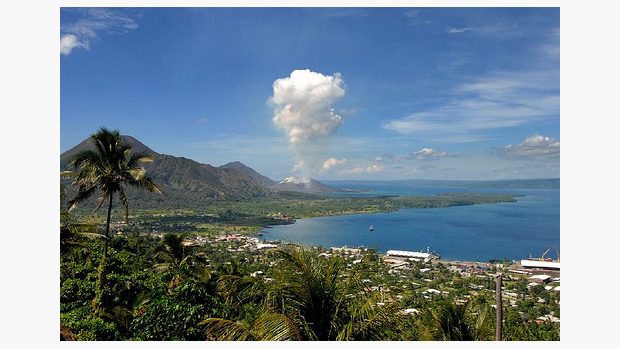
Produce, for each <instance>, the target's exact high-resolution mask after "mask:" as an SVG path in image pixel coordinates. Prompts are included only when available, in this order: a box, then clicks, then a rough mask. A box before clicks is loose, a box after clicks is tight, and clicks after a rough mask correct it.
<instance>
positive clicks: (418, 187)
mask: <svg viewBox="0 0 620 349" xmlns="http://www.w3.org/2000/svg"><path fill="white" fill-rule="evenodd" d="M325 183H326V184H328V185H331V186H334V187H337V188H347V189H357V190H364V191H365V192H363V193H359V194H352V195H358V196H373V195H434V194H440V193H456V192H481V193H508V194H516V195H519V196H518V197H516V199H517V202H514V203H498V204H484V205H472V206H458V207H448V208H428V209H404V210H400V211H397V212H388V213H374V214H355V215H344V216H331V217H318V218H308V219H300V220H297V222H295V224H291V225H282V226H274V227H272V228H267V229H265V230H264V231H263V233H264V238H265V239H269V240H285V241H290V242H295V243H300V244H304V245H310V246H324V247H331V246H349V247H358V246H365V247H373V248H376V249H377V250H378V251H379V252H385V251H387V250H391V249H398V250H409V251H422V250H423V251H426V249H427V248H430V250H431V251H436V252H437V253H439V254H440V255H441V257H442V258H443V259H449V260H469V261H482V262H485V261H488V260H489V259H503V258H509V259H511V260H518V259H521V258H526V257H529V256H530V254H531V255H532V256H534V257H538V256H540V255H541V254H542V253H543V252H544V251H545V250H547V249H551V251H550V252H549V253H548V254H547V257H552V258H555V257H556V251H559V250H560V189H559V188H557V189H512V188H510V189H505V188H501V187H496V188H493V187H487V186H484V187H476V186H469V185H467V183H463V184H459V183H455V182H438V181H393V182H388V181H385V182H384V181H382V182H375V181H363V182H362V181H329V182H328V181H325ZM370 225H373V226H374V228H375V230H374V231H369V230H368V227H369V226H370Z"/></svg>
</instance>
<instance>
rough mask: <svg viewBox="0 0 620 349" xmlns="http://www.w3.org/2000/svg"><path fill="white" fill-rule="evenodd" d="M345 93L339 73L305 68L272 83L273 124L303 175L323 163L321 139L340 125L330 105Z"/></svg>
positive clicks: (310, 173) (318, 168)
mask: <svg viewBox="0 0 620 349" xmlns="http://www.w3.org/2000/svg"><path fill="white" fill-rule="evenodd" d="M344 95H345V89H344V81H343V80H342V77H341V76H340V74H339V73H335V74H334V75H333V76H329V75H323V74H321V73H316V72H312V71H310V70H308V69H306V70H294V71H293V72H292V73H291V74H290V76H289V77H286V78H281V79H277V80H276V81H274V83H273V96H271V98H270V99H269V102H270V103H271V104H272V105H273V106H274V117H273V123H274V124H275V126H276V127H278V128H280V129H282V130H284V132H285V134H286V137H287V139H288V141H289V144H290V145H291V146H292V148H293V150H294V151H295V154H296V156H297V160H298V166H297V168H296V170H297V171H300V172H302V173H301V175H303V176H307V175H312V174H314V173H316V172H317V171H320V170H321V168H322V165H323V159H325V157H324V156H323V153H324V146H323V144H321V143H323V142H324V140H325V139H327V138H328V137H330V136H331V135H333V134H334V133H335V132H336V130H337V129H338V128H339V127H340V125H342V117H341V116H340V115H337V114H336V113H335V111H334V109H333V108H332V104H333V103H334V102H335V101H336V100H338V99H340V98H342V97H343V96H344Z"/></svg>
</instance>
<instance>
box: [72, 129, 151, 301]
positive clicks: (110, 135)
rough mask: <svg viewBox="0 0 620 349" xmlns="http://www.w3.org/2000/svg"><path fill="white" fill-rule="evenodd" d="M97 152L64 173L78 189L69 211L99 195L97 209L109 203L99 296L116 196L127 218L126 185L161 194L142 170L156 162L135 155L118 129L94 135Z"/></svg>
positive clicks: (80, 157) (74, 160) (87, 152)
mask: <svg viewBox="0 0 620 349" xmlns="http://www.w3.org/2000/svg"><path fill="white" fill-rule="evenodd" d="M90 138H91V140H92V142H93V145H94V146H95V150H91V149H86V150H82V151H80V152H78V153H77V154H75V156H73V158H72V159H71V161H70V166H72V167H73V170H72V171H63V172H61V176H62V177H63V178H72V179H73V182H72V184H73V185H75V186H77V188H78V193H77V194H76V195H75V196H74V197H73V198H72V199H70V200H69V202H68V205H69V209H68V211H71V210H72V209H74V208H75V207H76V206H77V205H78V204H80V203H82V202H84V201H85V200H87V199H88V198H90V197H92V196H93V195H95V193H97V192H99V196H98V200H97V209H99V208H100V207H101V206H102V205H103V204H104V203H105V202H106V201H107V202H108V212H107V219H106V227H105V244H104V249H103V258H102V260H101V265H100V270H99V274H100V277H99V287H98V291H99V292H98V293H99V296H100V293H101V292H102V289H103V284H104V280H105V264H106V258H107V255H108V244H109V240H110V238H109V232H110V214H111V213H112V202H113V198H114V194H117V195H118V197H119V199H120V201H121V203H122V204H123V206H124V208H125V217H126V218H127V217H128V216H129V202H128V200H127V195H126V194H125V185H131V186H134V187H137V188H142V189H145V190H147V191H150V192H155V193H159V194H161V190H160V189H159V187H158V186H157V185H156V184H155V183H154V182H153V180H152V179H151V178H149V177H146V171H145V170H144V168H143V167H141V164H142V163H145V162H150V161H152V160H153V159H152V157H151V156H150V155H149V154H147V153H145V152H138V153H135V154H132V153H131V145H129V144H127V143H124V142H122V140H121V136H120V133H119V131H118V130H114V131H110V130H108V129H106V128H105V127H102V128H101V129H100V130H99V131H97V132H96V133H94V134H93V135H91V136H90ZM98 298H99V297H96V299H95V307H97V304H98V303H100V299H98Z"/></svg>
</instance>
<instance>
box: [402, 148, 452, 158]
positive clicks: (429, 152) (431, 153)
mask: <svg viewBox="0 0 620 349" xmlns="http://www.w3.org/2000/svg"><path fill="white" fill-rule="evenodd" d="M412 155H413V157H415V158H416V159H418V160H436V159H439V158H445V157H454V155H453V154H451V153H448V152H445V151H439V150H435V149H433V148H422V149H420V150H419V151H417V152H415V153H413V154H412Z"/></svg>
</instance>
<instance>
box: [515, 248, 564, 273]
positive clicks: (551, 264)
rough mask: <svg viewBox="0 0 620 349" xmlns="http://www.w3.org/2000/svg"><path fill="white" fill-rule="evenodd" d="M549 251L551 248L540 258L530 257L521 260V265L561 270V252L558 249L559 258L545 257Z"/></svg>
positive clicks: (530, 267)
mask: <svg viewBox="0 0 620 349" xmlns="http://www.w3.org/2000/svg"><path fill="white" fill-rule="evenodd" d="M548 252H549V249H547V251H545V252H544V253H543V254H542V256H540V258H532V257H531V256H530V258H527V259H522V260H521V267H523V268H525V269H545V270H558V271H559V270H560V254H559V253H558V252H557V251H556V254H557V256H558V259H557V260H553V259H551V258H545V255H546V254H547V253H548Z"/></svg>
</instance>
